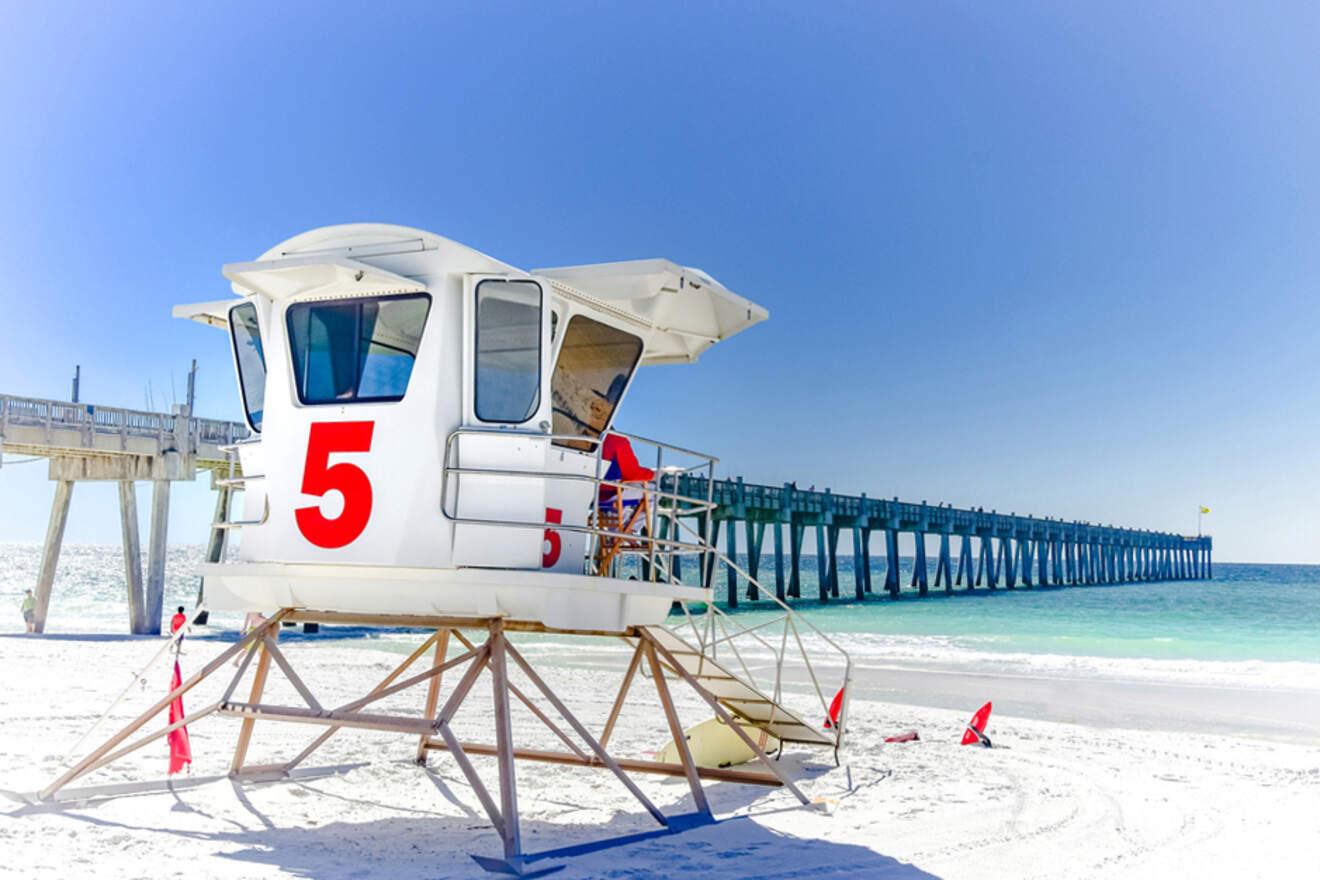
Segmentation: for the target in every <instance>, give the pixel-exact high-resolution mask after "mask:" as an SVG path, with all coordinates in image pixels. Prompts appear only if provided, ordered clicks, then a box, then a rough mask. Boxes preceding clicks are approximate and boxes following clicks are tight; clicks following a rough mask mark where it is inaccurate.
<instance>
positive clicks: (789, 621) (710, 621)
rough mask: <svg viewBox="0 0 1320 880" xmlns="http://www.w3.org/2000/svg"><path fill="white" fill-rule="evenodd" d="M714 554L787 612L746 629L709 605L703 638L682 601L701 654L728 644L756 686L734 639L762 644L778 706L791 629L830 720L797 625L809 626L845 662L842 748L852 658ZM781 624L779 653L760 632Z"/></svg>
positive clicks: (838, 737) (838, 729)
mask: <svg viewBox="0 0 1320 880" xmlns="http://www.w3.org/2000/svg"><path fill="white" fill-rule="evenodd" d="M680 525H682V527H683V528H684V529H687V530H688V531H691V530H692V527H691V526H689V525H688V524H687V523H680ZM714 555H715V564H716V565H717V566H718V565H719V563H721V562H723V563H724V564H725V565H728V566H729V567H730V568H731V569H733V570H734V571H735V572H737V573H738V574H740V575H742V576H743V577H745V578H746V579H747V581H748V583H749V584H751V585H753V586H755V587H756V588H757V590H758V592H759V593H760V594H761V595H764V596H766V597H767V598H768V599H770V600H771V601H772V602H774V603H775V604H776V605H778V606H779V607H780V609H781V610H783V612H784V613H783V614H782V615H780V616H779V617H776V618H774V619H773V620H770V621H767V622H764V623H761V624H757V625H756V626H752V627H747V626H743V625H742V624H741V623H739V622H738V621H737V619H736V618H734V617H733V616H731V615H729V614H728V613H727V612H725V611H723V610H721V609H720V608H719V606H717V605H716V604H715V603H714V602H706V603H705V605H706V610H705V616H706V618H707V625H706V634H704V635H703V634H702V633H701V630H700V628H698V627H697V626H696V625H695V622H693V621H692V619H691V618H692V615H691V613H690V612H689V610H688V608H687V605H688V603H687V602H686V601H682V602H681V605H682V607H683V610H684V613H685V614H686V615H687V617H688V620H689V622H690V623H691V624H692V629H693V632H694V633H696V634H697V639H698V644H699V646H700V648H701V650H702V653H706V652H707V651H708V650H709V652H710V655H711V657H712V658H713V657H715V656H716V653H717V650H718V647H719V645H720V644H727V645H728V647H729V648H730V649H731V650H732V651H733V653H734V656H735V657H736V659H737V660H738V663H739V665H741V666H742V667H743V669H744V671H745V672H746V673H747V675H748V678H749V679H751V681H752V683H753V684H755V683H756V682H755V678H754V677H753V676H752V674H751V672H750V670H749V669H748V666H747V663H746V662H745V661H744V659H743V657H742V652H741V651H739V649H738V646H737V644H736V643H735V642H734V640H735V639H737V638H740V637H743V636H749V637H750V638H752V639H754V640H755V641H757V642H759V643H760V644H761V645H762V646H763V647H764V648H766V650H768V651H769V652H770V654H771V656H772V657H774V658H775V686H774V698H775V702H776V703H778V702H779V700H780V696H781V694H782V693H783V678H784V665H785V662H786V660H787V638H788V632H789V631H790V629H791V631H792V633H793V639H794V642H795V643H796V645H797V647H798V651H799V653H800V654H801V656H802V661H803V664H804V665H805V667H806V671H807V675H808V676H809V677H810V679H811V683H812V687H813V689H814V690H815V692H816V696H817V697H818V698H819V700H820V704H821V710H822V712H823V713H824V715H825V717H827V718H828V717H829V698H828V697H827V696H826V693H827V692H826V691H824V690H822V689H821V684H820V678H819V676H818V675H817V674H816V669H815V666H814V665H813V664H812V662H811V655H810V653H809V652H808V651H807V648H806V645H805V644H804V643H803V642H802V635H801V633H800V632H799V630H798V626H797V624H798V622H799V621H800V622H801V623H802V624H804V625H805V626H806V628H807V629H809V630H810V631H811V633H812V634H813V635H814V636H816V637H817V638H819V639H820V640H821V641H823V642H824V643H825V644H826V645H827V646H828V647H829V648H831V649H833V650H834V651H835V652H836V653H837V654H838V655H839V657H840V658H841V659H842V662H843V668H844V672H843V684H842V690H843V700H842V704H841V705H840V708H839V721H838V724H837V725H836V726H835V727H834V736H835V748H836V749H837V748H838V747H839V746H841V745H842V744H843V735H844V731H845V730H846V724H845V722H846V720H847V715H848V701H849V696H850V695H849V693H848V685H849V684H850V683H851V682H852V657H851V656H850V655H849V654H848V652H847V651H845V650H844V649H843V648H842V647H841V646H840V645H839V644H838V643H837V642H835V641H834V640H833V639H831V638H830V637H829V636H828V635H826V634H825V632H824V631H823V630H821V629H820V628H819V627H817V626H816V625H815V624H813V623H812V622H811V621H810V620H808V619H807V618H806V617H804V616H803V615H801V614H798V613H797V612H796V611H794V610H793V608H792V607H791V606H789V605H788V604H787V603H786V602H784V601H783V600H782V599H780V598H779V597H778V596H776V595H775V594H774V592H773V591H770V590H767V589H766V588H765V586H764V585H762V584H761V582H760V581H758V580H757V579H756V578H754V577H752V576H751V575H750V574H748V573H747V571H746V570H745V569H744V568H743V567H742V566H740V565H738V564H737V563H736V562H734V561H733V560H731V559H730V558H729V557H728V556H726V555H725V554H723V553H721V552H720V551H719V550H718V549H716V550H715V551H714ZM780 621H783V623H784V638H783V639H782V642H781V646H780V648H779V649H778V650H776V649H775V647H774V646H773V645H771V644H770V643H769V642H767V641H766V640H765V639H763V638H761V636H760V634H759V632H757V631H758V630H761V629H764V628H766V627H767V626H770V625H772V624H775V623H778V622H780ZM716 622H718V625H719V628H720V629H721V631H722V632H723V633H724V635H723V637H722V638H715V637H714V630H715V626H716ZM730 625H732V626H734V627H736V628H737V629H738V631H737V632H735V633H734V634H733V635H729V634H728V629H727V627H728V626H730Z"/></svg>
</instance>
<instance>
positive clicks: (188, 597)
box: [0, 544, 1320, 674]
mask: <svg viewBox="0 0 1320 880" xmlns="http://www.w3.org/2000/svg"><path fill="white" fill-rule="evenodd" d="M40 549H41V548H40V546H39V545H36V544H0V631H2V632H17V631H21V630H22V619H21V617H20V616H19V613H18V603H19V600H20V598H21V596H22V592H23V590H24V589H25V588H26V587H28V586H31V585H33V584H35V582H36V573H37V567H38V565H39V562H40ZM200 559H201V548H200V547H191V546H178V547H172V548H170V555H169V561H168V566H167V580H166V605H167V607H173V606H174V605H178V604H183V605H187V606H188V607H190V608H191V607H192V605H193V602H194V601H195V598H196V591H197V579H196V576H195V575H194V574H193V572H194V570H195V567H196V564H197V563H198V562H199V561H200ZM766 562H768V563H770V564H769V565H767V564H766V563H764V562H763V564H762V571H761V574H762V575H763V578H764V580H763V582H765V583H768V584H770V585H773V583H774V569H773V557H770V556H769V555H767V559H766ZM840 562H844V560H843V559H841V560H840ZM904 562H905V564H904V567H903V568H904V570H903V572H902V576H903V579H902V583H903V584H905V585H906V584H907V583H908V578H909V576H910V575H909V572H910V570H911V560H905V561H904ZM883 565H884V560H883V559H881V560H879V561H878V566H877V568H875V569H874V570H873V572H872V583H873V584H874V585H875V586H876V587H879V586H880V585H882V584H883V582H884V569H883ZM144 567H145V565H144ZM931 571H932V572H933V571H934V565H933V560H932V565H931ZM803 575H804V577H803V584H802V592H803V595H804V596H806V597H808V598H806V599H803V600H799V601H798V602H796V603H795V606H796V607H797V608H798V609H799V610H800V611H801V612H802V613H803V614H805V615H806V616H807V617H808V618H809V619H810V620H811V621H812V622H813V623H814V624H815V625H816V626H818V627H819V628H821V629H822V630H824V631H825V632H827V633H829V634H831V635H835V636H837V637H838V639H839V641H840V642H841V643H843V644H846V645H847V647H848V648H849V650H850V651H856V652H859V653H860V654H861V655H870V656H874V657H882V658H890V659H893V660H901V659H907V658H918V657H923V656H924V657H926V658H927V659H931V658H934V659H939V657H941V656H946V655H953V654H956V655H959V656H963V657H965V656H967V654H968V652H971V653H973V654H977V655H999V656H1001V657H1006V656H1008V655H1015V654H1023V655H1057V656H1058V657H1060V658H1068V657H1083V658H1085V657H1090V658H1132V659H1137V660H1141V659H1148V660H1159V661H1171V660H1186V661H1231V662H1236V663H1240V662H1243V661H1260V662H1268V663H1279V662H1287V663H1295V662H1301V663H1304V664H1308V666H1309V665H1310V664H1317V663H1320V566H1314V565H1234V564H1225V563H1217V564H1216V565H1215V568H1214V575H1215V577H1214V579H1213V580H1210V581H1181V582H1170V583H1154V584H1123V585H1113V586H1094V587H1066V588H1045V589H1042V588H1033V589H1023V588H1020V587H1019V588H1018V589H1016V590H1005V589H999V590H994V591H991V590H988V589H984V588H981V589H978V590H976V591H974V592H972V593H968V592H966V591H965V590H963V589H962V588H958V589H956V590H955V592H954V593H953V595H946V594H945V593H944V590H943V589H932V590H931V593H930V596H928V597H927V598H925V599H920V598H917V596H916V592H915V590H908V589H904V591H903V596H902V598H900V599H899V600H897V601H894V600H891V599H888V598H887V597H884V594H883V593H877V594H875V595H874V596H873V598H870V599H868V600H867V601H866V602H864V603H860V604H859V603H856V602H854V601H847V600H833V601H831V602H830V603H829V604H827V605H821V604H820V603H819V602H818V601H817V600H816V598H815V597H816V596H817V595H818V591H817V588H816V575H815V560H814V559H811V558H806V559H804V565H803ZM123 584H124V567H123V557H122V555H121V551H120V549H119V548H118V547H117V546H113V545H71V546H67V547H66V548H65V551H64V554H63V556H62V558H61V560H60V569H59V576H58V578H57V580H56V584H55V590H54V597H53V600H52V602H51V610H50V616H49V620H48V625H47V628H48V631H49V632H53V633H55V632H64V633H76V632H124V630H125V629H126V626H127V613H126V611H125V606H124V601H125V600H124V587H123ZM839 586H840V594H841V596H845V597H846V596H850V595H852V594H853V593H854V590H853V586H852V572H851V569H850V567H845V570H842V571H840V585H839ZM745 589H746V584H745V583H743V584H742V585H741V587H740V592H745ZM726 592H727V586H726V579H725V575H724V572H720V575H719V578H718V581H717V589H716V595H717V596H719V597H721V598H723V597H724V596H725V595H726ZM5 602H8V603H9V607H10V608H11V609H12V613H8V614H7V613H4V611H5V609H6V606H5ZM761 609H764V604H759V606H754V607H750V608H749V607H748V603H747V602H746V601H745V600H744V603H743V607H742V608H741V609H740V610H739V611H737V612H735V613H736V614H737V616H738V618H739V619H740V621H741V622H743V623H745V624H752V623H755V622H756V621H757V619H758V618H759V617H761V616H763V615H766V614H767V612H766V611H765V610H761ZM230 617H231V616H229V615H216V616H215V622H216V623H217V624H218V625H220V626H222V627H223V626H228V625H231V624H232V625H234V626H237V623H238V616H237V615H233V616H232V617H233V619H232V620H231V619H230ZM1308 674H1309V673H1308Z"/></svg>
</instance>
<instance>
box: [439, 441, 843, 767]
mask: <svg viewBox="0 0 1320 880" xmlns="http://www.w3.org/2000/svg"><path fill="white" fill-rule="evenodd" d="M611 433H614V434H618V435H620V436H623V437H626V438H628V440H629V441H631V442H633V443H635V444H643V445H647V446H652V447H655V449H656V458H655V471H656V480H655V482H654V484H648V485H647V487H646V489H645V491H646V492H648V494H649V495H650V497H651V498H652V499H653V510H654V514H655V524H654V526H653V528H652V529H651V531H652V532H654V533H659V532H663V534H638V535H631V536H630V538H632V539H636V541H637V542H638V543H639V544H640V545H641V546H642V548H643V549H640V550H634V551H632V555H633V556H636V557H639V558H640V561H644V562H645V563H646V564H645V565H643V566H642V567H641V575H642V577H643V578H645V579H647V580H650V581H653V582H657V583H670V584H674V585H682V581H681V580H680V579H679V578H678V577H677V576H676V575H675V566H674V561H675V560H676V559H677V558H679V557H681V556H688V555H691V556H696V557H698V558H699V560H700V563H699V570H700V577H699V584H700V585H701V586H702V587H703V588H708V585H709V583H710V573H711V572H714V571H715V568H716V566H717V565H718V564H719V563H724V564H726V565H728V566H730V567H731V568H733V569H735V570H737V571H738V572H739V573H741V574H742V575H743V576H744V577H746V578H747V579H748V581H750V582H751V583H753V584H756V585H757V588H758V589H759V590H761V592H762V594H764V595H766V596H768V597H769V598H770V599H771V600H772V601H773V602H774V603H775V605H777V606H778V608H779V612H780V613H779V614H777V615H776V616H775V617H773V618H772V619H770V620H766V621H759V622H757V623H756V624H754V625H752V626H744V625H743V624H742V623H741V622H740V621H739V620H737V618H736V617H734V616H732V615H729V614H727V613H726V612H724V611H721V610H720V609H719V608H718V607H717V606H716V604H715V602H714V601H712V599H713V597H711V599H707V600H706V601H704V602H702V603H695V602H692V601H687V600H680V602H679V604H680V607H681V609H682V613H683V615H684V618H685V623H686V624H687V625H688V626H689V627H690V628H691V631H692V634H693V636H694V638H695V640H696V645H697V646H698V647H699V648H700V650H701V651H702V653H703V654H706V655H707V656H709V657H710V658H711V659H712V660H717V661H718V658H719V655H720V653H721V652H723V653H725V654H727V655H730V656H732V658H733V660H734V662H735V663H736V666H737V668H738V669H739V670H740V671H741V674H742V675H743V676H745V677H746V681H747V683H749V684H750V685H752V686H753V687H755V688H756V689H757V690H760V691H761V692H762V693H765V694H768V695H770V696H771V698H772V699H773V701H774V706H773V708H772V713H773V712H775V711H783V709H782V706H783V705H785V704H783V699H784V697H785V695H786V685H787V684H789V683H790V679H791V678H793V675H794V673H795V672H800V674H801V677H802V678H803V679H804V680H805V681H804V683H805V684H806V686H807V687H808V689H809V690H810V691H813V692H814V693H815V694H816V698H817V700H818V701H819V705H820V712H821V717H822V718H825V717H828V716H829V709H830V701H831V699H832V698H833V695H834V693H836V692H837V690H838V689H841V690H842V691H843V699H842V701H841V706H840V711H839V718H838V723H837V724H835V725H833V726H832V728H831V735H832V737H833V739H834V747H835V749H836V750H837V749H838V748H839V746H840V745H842V742H843V734H844V731H845V730H846V726H845V723H846V719H847V712H848V698H849V695H848V689H847V685H848V683H849V682H850V681H851V679H852V658H851V657H850V656H849V655H848V652H847V651H845V650H844V649H843V648H841V647H840V646H839V645H838V644H837V643H836V642H835V641H834V640H833V639H831V638H830V637H829V636H828V635H826V634H825V633H824V632H823V631H822V630H821V629H820V628H818V627H816V626H815V625H813V624H812V623H811V622H810V621H809V620H807V619H806V618H805V617H803V616H802V615H801V614H798V613H797V612H796V611H794V610H793V609H792V608H790V607H789V606H788V605H787V604H785V603H784V602H783V601H781V600H780V599H778V598H776V597H775V596H774V593H773V591H767V590H766V589H765V588H764V587H763V586H762V585H760V584H759V583H757V581H756V579H755V578H752V577H751V576H750V575H749V574H748V573H747V572H746V571H745V570H744V569H742V568H741V567H740V566H738V565H737V564H736V563H735V562H733V561H732V560H731V559H729V558H728V557H727V556H725V555H724V554H723V553H721V552H720V551H719V550H718V549H717V548H716V547H715V546H714V545H713V542H712V541H711V540H710V539H709V538H708V537H707V536H709V535H711V534H712V530H711V520H712V513H713V511H714V509H715V507H716V504H715V501H714V499H713V498H712V497H711V493H710V490H711V487H712V486H713V484H714V480H713V476H714V469H715V468H714V466H715V464H716V462H717V461H718V459H716V458H713V457H711V456H708V455H704V454H702V453H698V452H693V451H692V450H688V449H683V448H682V447H678V446H673V445H671V444H667V443H662V442H660V441H658V440H652V439H650V438H646V437H640V436H637V435H633V434H625V433H623V432H620V431H613V432H611ZM465 435H478V436H481V437H507V438H510V439H517V440H520V441H526V440H528V439H537V438H539V439H544V440H548V441H552V442H553V441H555V440H559V441H561V442H579V443H581V442H585V443H588V444H589V445H590V446H591V448H592V449H593V450H594V458H595V466H594V474H592V475H587V474H565V473H562V472H551V471H548V470H543V469H527V470H515V469H511V468H465V467H461V466H458V465H456V464H453V455H454V453H455V450H456V446H457V441H458V438H459V437H461V436H465ZM601 446H602V441H601V440H597V439H593V438H587V437H582V436H579V435H576V434H534V433H523V432H510V431H491V430H487V429H481V428H459V429H458V430H456V431H454V432H453V433H451V434H450V435H449V437H448V438H447V439H446V440H445V450H444V472H443V477H442V483H441V504H442V512H443V513H444V515H445V516H446V517H448V518H449V519H451V520H453V521H454V522H458V523H470V524H474V525H487V526H506V527H509V528H520V529H535V530H537V531H542V530H545V529H556V530H563V531H573V532H581V533H585V534H587V535H589V536H592V537H593V538H594V539H596V540H597V541H599V540H601V539H609V538H612V537H617V536H618V533H617V532H614V531H611V530H608V529H601V528H598V527H596V526H593V525H591V523H594V522H598V521H599V520H598V519H597V518H596V516H595V514H596V511H597V509H598V505H599V496H600V490H601V488H612V489H615V490H616V491H621V490H623V489H624V488H637V486H636V484H635V483H625V482H620V481H615V480H607V479H604V478H603V477H600V476H598V475H599V474H601V473H603V472H604V469H605V461H604V459H603V458H602V456H601ZM666 452H670V453H671V454H677V455H682V456H690V457H693V458H696V459H699V460H700V461H699V463H697V464H694V465H691V466H688V467H673V466H666V465H665V453H666ZM639 459H640V456H639ZM703 471H704V478H702V479H701V482H702V483H703V484H704V488H705V489H706V493H705V497H704V498H703V497H699V496H693V495H684V494H681V493H680V491H679V485H680V482H687V481H683V480H680V478H681V477H682V476H684V475H691V474H693V473H694V472H703ZM465 474H471V475H482V476H488V477H508V478H514V479H517V478H528V479H542V480H554V481H568V482H586V483H590V484H591V485H592V486H593V487H594V491H593V493H592V502H591V504H592V509H591V514H590V515H589V516H588V518H587V523H588V525H585V526H579V525H574V524H565V523H547V522H543V521H535V522H533V521H516V520H494V519H479V518H473V517H464V516H459V515H457V510H456V508H457V492H454V493H452V495H453V501H452V506H451V491H450V478H451V476H454V477H457V476H461V475H465ZM685 520H697V522H698V524H699V528H693V526H692V524H691V523H690V522H686V521H685ZM594 557H595V546H594V545H593V542H591V541H589V542H588V546H587V551H586V555H585V557H584V560H583V564H584V569H585V570H590V569H589V566H588V563H589V562H590V560H592V559H593V558H594ZM697 604H701V605H704V609H698V610H695V611H694V607H693V606H694V605H697ZM670 630H671V632H674V634H675V635H680V634H679V633H678V632H677V631H675V629H674V628H673V627H670ZM767 632H773V633H774V634H775V636H776V638H775V641H777V642H778V645H776V644H774V643H773V642H772V641H770V640H767V639H766V638H765V637H764V635H765V634H766V633H767ZM680 637H681V636H680ZM812 640H815V641H816V642H818V643H819V644H817V645H809V644H808V643H809V642H810V641H812ZM812 648H816V649H818V651H817V653H819V651H826V652H828V653H829V654H830V655H831V657H832V658H833V659H832V660H829V661H826V662H825V663H822V662H821V660H820V659H819V657H818V658H817V659H816V660H813V659H812V655H813V650H812ZM758 651H759V652H764V653H761V654H760V656H758V655H757V654H758ZM761 662H768V663H769V664H770V665H771V666H772V667H773V681H770V680H765V677H764V676H761V677H760V679H758V676H757V674H756V673H755V672H754V671H753V670H754V667H755V666H756V665H757V664H758V663H761ZM825 666H829V667H831V670H832V671H833V672H837V671H838V670H839V668H840V667H841V668H842V677H841V679H839V680H838V682H837V685H838V688H837V689H836V688H835V686H834V682H833V681H826V670H825V668H824V667H825ZM832 677H833V676H832V675H831V678H832ZM790 708H791V707H790ZM773 717H774V716H773V714H772V716H771V720H772V721H773ZM803 717H804V718H805V717H809V716H806V715H804V716H803ZM785 718H786V716H785Z"/></svg>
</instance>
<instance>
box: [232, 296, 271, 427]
mask: <svg viewBox="0 0 1320 880" xmlns="http://www.w3.org/2000/svg"><path fill="white" fill-rule="evenodd" d="M229 338H230V339H231V340H232V341H233V343H234V363H235V364H237V365H238V388H239V391H240V393H241V394H242V396H243V411H244V412H246V413H247V420H248V424H249V425H251V426H252V430H254V431H257V432H260V431H261V414H262V412H263V411H264V410H265V408H266V352H265V351H264V350H263V349H262V347H261V329H260V327H258V325H257V307H256V306H254V305H253V304H252V303H250V302H245V303H242V304H240V305H236V306H234V307H233V308H232V309H230V310H229Z"/></svg>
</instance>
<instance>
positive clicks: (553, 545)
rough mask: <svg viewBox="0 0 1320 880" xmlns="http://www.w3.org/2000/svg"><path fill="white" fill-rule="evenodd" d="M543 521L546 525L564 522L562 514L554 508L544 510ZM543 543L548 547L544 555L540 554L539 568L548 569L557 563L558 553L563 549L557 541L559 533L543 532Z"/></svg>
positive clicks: (548, 530) (561, 544) (547, 530)
mask: <svg viewBox="0 0 1320 880" xmlns="http://www.w3.org/2000/svg"><path fill="white" fill-rule="evenodd" d="M545 521H546V522H548V523H561V522H563V521H564V512H563V511H562V510H558V509H557V508H554V507H547V508H546V509H545ZM545 541H546V543H547V544H549V545H550V547H549V548H548V549H547V550H546V552H545V553H542V554H541V567H542V568H550V567H551V566H552V565H554V564H555V563H556V562H558V561H559V552H560V550H562V549H563V543H562V542H561V541H560V540H559V533H558V532H556V531H553V530H551V529H546V530H545Z"/></svg>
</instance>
